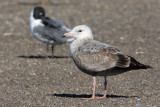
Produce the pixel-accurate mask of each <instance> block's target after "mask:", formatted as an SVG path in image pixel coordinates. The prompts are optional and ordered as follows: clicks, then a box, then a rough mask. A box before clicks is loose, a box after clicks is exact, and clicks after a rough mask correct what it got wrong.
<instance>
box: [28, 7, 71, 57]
mask: <svg viewBox="0 0 160 107" xmlns="http://www.w3.org/2000/svg"><path fill="white" fill-rule="evenodd" d="M30 28H31V32H32V34H33V36H34V37H35V38H36V39H38V40H39V41H41V42H44V43H46V44H47V55H46V56H48V45H51V46H52V57H53V51H54V46H55V45H61V44H63V43H65V42H71V41H73V38H71V37H64V36H63V35H64V33H66V32H69V31H71V29H69V28H68V27H67V26H66V25H65V23H64V22H63V21H60V20H53V19H50V18H49V17H46V16H45V10H44V9H43V8H42V7H35V8H34V9H33V10H32V11H31V14H30Z"/></svg>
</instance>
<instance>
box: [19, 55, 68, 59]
mask: <svg viewBox="0 0 160 107" xmlns="http://www.w3.org/2000/svg"><path fill="white" fill-rule="evenodd" d="M17 57H18V58H28V59H47V58H51V59H52V56H48V57H46V56H41V55H38V56H35V55H30V56H24V55H21V56H17ZM54 58H71V57H70V56H54V57H53V59H54Z"/></svg>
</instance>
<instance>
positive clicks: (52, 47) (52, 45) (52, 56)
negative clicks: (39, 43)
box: [52, 45, 54, 58]
mask: <svg viewBox="0 0 160 107" xmlns="http://www.w3.org/2000/svg"><path fill="white" fill-rule="evenodd" d="M53 57H54V46H53V45H52V58H53Z"/></svg>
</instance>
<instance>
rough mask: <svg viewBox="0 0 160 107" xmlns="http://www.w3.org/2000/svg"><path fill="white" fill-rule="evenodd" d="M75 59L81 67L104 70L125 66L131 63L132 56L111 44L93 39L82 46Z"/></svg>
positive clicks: (75, 54)
mask: <svg viewBox="0 0 160 107" xmlns="http://www.w3.org/2000/svg"><path fill="white" fill-rule="evenodd" d="M73 59H74V61H75V63H76V65H77V66H78V67H79V68H81V69H86V70H89V71H103V70H107V69H110V68H114V67H121V68H125V67H128V66H129V64H130V57H128V56H127V55H125V54H123V53H122V52H120V51H119V50H117V49H116V48H114V47H113V46H111V45H108V44H104V43H100V42H98V41H93V42H91V43H87V44H85V45H83V46H82V47H80V48H79V49H78V50H77V51H76V52H75V53H74V54H73Z"/></svg>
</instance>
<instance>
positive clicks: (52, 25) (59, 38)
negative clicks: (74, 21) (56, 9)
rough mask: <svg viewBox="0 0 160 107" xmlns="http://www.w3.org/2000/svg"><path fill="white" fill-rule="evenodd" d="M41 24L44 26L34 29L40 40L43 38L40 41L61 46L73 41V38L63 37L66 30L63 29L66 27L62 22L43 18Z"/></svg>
mask: <svg viewBox="0 0 160 107" xmlns="http://www.w3.org/2000/svg"><path fill="white" fill-rule="evenodd" d="M42 22H43V24H44V26H37V27H35V28H34V32H36V33H38V34H39V35H40V36H41V38H43V40H41V41H47V42H48V43H50V44H62V43H64V42H67V41H69V42H70V41H72V40H73V38H70V37H64V36H63V35H64V33H66V32H68V30H66V29H65V28H64V27H66V26H65V24H64V23H63V22H62V21H58V20H52V19H50V18H43V20H42ZM68 29H69V28H68Z"/></svg>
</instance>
